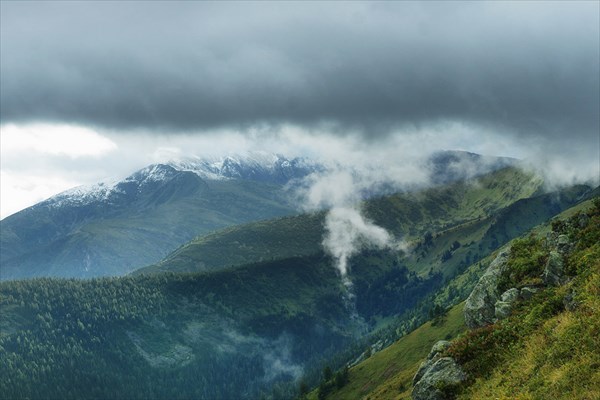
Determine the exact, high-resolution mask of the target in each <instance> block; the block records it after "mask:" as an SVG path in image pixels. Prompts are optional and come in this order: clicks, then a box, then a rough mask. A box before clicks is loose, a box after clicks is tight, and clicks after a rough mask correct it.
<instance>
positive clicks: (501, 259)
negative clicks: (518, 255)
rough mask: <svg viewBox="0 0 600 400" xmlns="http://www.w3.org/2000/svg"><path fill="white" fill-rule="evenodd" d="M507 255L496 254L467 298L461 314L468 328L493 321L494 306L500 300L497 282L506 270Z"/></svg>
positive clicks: (494, 316)
mask: <svg viewBox="0 0 600 400" xmlns="http://www.w3.org/2000/svg"><path fill="white" fill-rule="evenodd" d="M508 255H509V250H504V251H502V252H501V253H500V254H498V256H497V257H496V258H495V259H494V261H492V263H491V264H490V266H489V267H488V269H487V270H486V271H485V273H484V274H483V276H482V277H481V278H480V279H479V282H477V285H475V287H474V288H473V291H472V292H471V294H470V295H469V297H468V298H467V301H466V302H465V307H464V311H463V312H464V316H465V323H466V325H467V326H468V327H469V328H471V329H473V328H479V327H482V326H485V325H489V324H491V323H493V322H494V321H495V318H496V307H495V305H496V302H497V301H498V300H499V299H500V294H499V293H498V281H499V279H500V276H501V275H502V273H503V272H504V271H505V270H506V267H507V265H506V262H507V261H508Z"/></svg>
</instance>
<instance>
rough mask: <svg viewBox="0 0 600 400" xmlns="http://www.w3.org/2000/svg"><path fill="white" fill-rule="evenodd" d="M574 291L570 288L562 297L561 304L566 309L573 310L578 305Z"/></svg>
mask: <svg viewBox="0 0 600 400" xmlns="http://www.w3.org/2000/svg"><path fill="white" fill-rule="evenodd" d="M576 295H577V294H576V293H575V292H574V291H573V289H571V290H570V291H569V293H567V295H566V296H565V297H564V299H563V305H564V306H565V309H566V310H567V311H574V310H575V309H576V308H577V307H578V306H579V302H578V301H577V300H576V298H575V297H576Z"/></svg>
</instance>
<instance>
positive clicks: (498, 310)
mask: <svg viewBox="0 0 600 400" xmlns="http://www.w3.org/2000/svg"><path fill="white" fill-rule="evenodd" d="M500 299H501V300H498V301H497V302H496V304H494V315H495V316H496V318H497V319H504V318H507V317H508V316H509V315H510V311H511V310H512V306H513V304H514V303H515V302H516V301H517V300H518V299H519V289H517V288H510V289H508V290H507V291H506V292H504V293H502V295H501V296H500Z"/></svg>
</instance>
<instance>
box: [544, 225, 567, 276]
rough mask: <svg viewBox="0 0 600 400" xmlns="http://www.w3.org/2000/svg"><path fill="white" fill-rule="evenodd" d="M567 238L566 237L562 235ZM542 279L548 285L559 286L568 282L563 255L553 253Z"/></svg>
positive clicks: (550, 255)
mask: <svg viewBox="0 0 600 400" xmlns="http://www.w3.org/2000/svg"><path fill="white" fill-rule="evenodd" d="M560 236H561V237H562V236H565V235H560ZM559 238H560V237H559ZM542 278H543V279H544V283H545V284H546V285H552V286H559V285H562V284H564V283H566V281H567V277H566V276H565V269H564V263H563V258H562V255H561V254H559V253H558V252H556V251H551V252H550V254H549V256H548V261H547V262H546V266H545V268H544V272H543V273H542Z"/></svg>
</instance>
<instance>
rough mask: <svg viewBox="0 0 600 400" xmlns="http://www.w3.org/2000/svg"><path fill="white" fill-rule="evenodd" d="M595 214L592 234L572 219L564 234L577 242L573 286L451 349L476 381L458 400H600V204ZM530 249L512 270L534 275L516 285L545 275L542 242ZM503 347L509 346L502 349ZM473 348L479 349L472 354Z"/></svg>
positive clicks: (571, 261) (541, 297)
mask: <svg viewBox="0 0 600 400" xmlns="http://www.w3.org/2000/svg"><path fill="white" fill-rule="evenodd" d="M590 213H591V214H592V215H593V217H592V219H591V221H590V222H589V224H588V225H587V227H585V228H581V227H580V226H579V222H578V220H575V222H571V226H570V227H568V228H567V229H566V231H565V232H564V233H566V234H568V235H569V237H570V238H571V240H574V241H575V243H577V245H576V247H575V249H574V251H573V252H572V253H571V255H570V256H569V258H568V264H567V265H568V266H567V270H568V271H569V272H570V273H571V274H572V280H571V281H570V282H568V283H567V284H566V285H563V286H560V287H557V288H554V287H549V288H546V289H545V290H544V291H543V292H541V293H539V294H538V295H537V296H535V297H534V298H533V299H532V300H531V301H530V302H525V303H523V304H521V305H519V307H517V308H516V310H515V311H514V312H513V315H512V316H511V317H510V318H508V319H506V320H503V321H501V322H500V323H497V324H495V325H493V326H492V327H491V328H490V329H489V330H487V331H486V330H476V331H472V332H471V333H470V334H469V335H467V336H465V337H464V338H462V339H460V340H459V341H458V342H456V343H455V344H454V345H453V348H452V349H451V354H452V355H454V356H456V357H457V358H458V359H459V360H460V361H461V362H462V363H463V364H464V366H465V368H467V370H468V371H469V372H470V376H471V380H470V381H469V383H470V385H469V386H468V387H466V388H464V389H463V392H462V393H461V394H460V396H459V398H464V399H489V398H508V397H513V398H514V397H517V398H523V399H538V398H553V399H573V398H577V399H598V398H600V368H599V367H600V352H598V349H600V199H599V200H598V206H597V207H593V208H592V209H591V211H588V215H589V214H590ZM570 214H572V213H570ZM519 243H525V242H523V241H521V242H519ZM527 243H529V244H528V247H527V249H526V250H528V252H525V255H524V256H521V258H519V259H514V260H512V261H511V262H510V263H509V265H510V268H511V271H516V270H518V269H517V268H521V267H518V265H529V266H530V267H529V268H532V269H531V271H529V272H528V273H527V274H526V275H525V276H523V277H522V278H518V279H516V280H515V281H514V282H513V284H515V285H517V286H518V285H519V284H520V282H523V281H527V280H530V279H535V278H536V277H537V276H538V274H539V271H540V269H543V264H540V263H539V261H538V259H537V257H538V256H537V254H539V252H542V253H544V251H545V250H544V244H543V241H541V240H537V239H535V238H534V239H530V240H529V242H527ZM528 254H530V255H528ZM528 257H529V258H528ZM511 276H512V275H511ZM511 279H515V278H511ZM570 294H574V300H575V301H576V303H577V306H576V307H575V308H574V309H566V308H565V306H564V299H565V297H566V296H568V295H570ZM488 337H493V338H497V339H495V340H488V339H486V338H488ZM498 340H503V341H505V342H506V343H508V344H507V345H498V344H497V341H498ZM470 342H479V343H481V344H480V345H478V346H477V349H476V350H475V351H473V350H472V349H470V346H471V345H470V344H469V343H470ZM490 359H491V360H493V364H492V365H491V366H489V367H487V368H480V367H479V366H480V365H482V363H485V364H487V365H490V362H488V361H486V360H490Z"/></svg>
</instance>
